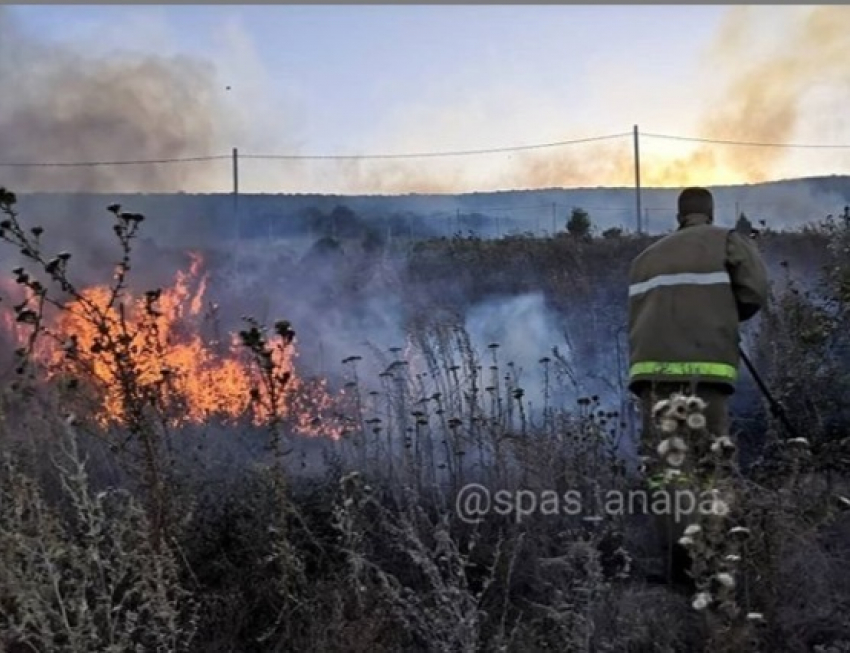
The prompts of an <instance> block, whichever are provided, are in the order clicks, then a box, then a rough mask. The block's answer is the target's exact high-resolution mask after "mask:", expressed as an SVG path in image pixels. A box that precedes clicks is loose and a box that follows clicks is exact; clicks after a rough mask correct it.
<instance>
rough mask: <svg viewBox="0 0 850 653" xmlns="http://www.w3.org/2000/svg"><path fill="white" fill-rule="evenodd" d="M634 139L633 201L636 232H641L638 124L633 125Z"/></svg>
mask: <svg viewBox="0 0 850 653" xmlns="http://www.w3.org/2000/svg"><path fill="white" fill-rule="evenodd" d="M633 133H634V141H635V203H636V205H637V214H636V215H637V232H638V233H639V234H641V233H643V226H642V225H641V210H640V137H639V135H638V126H637V125H635V126H634V132H633Z"/></svg>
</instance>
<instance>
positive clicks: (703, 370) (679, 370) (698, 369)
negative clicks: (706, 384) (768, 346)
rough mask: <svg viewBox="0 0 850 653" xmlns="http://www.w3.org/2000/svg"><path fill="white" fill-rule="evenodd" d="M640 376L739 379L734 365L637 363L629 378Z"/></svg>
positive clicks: (630, 371) (632, 368) (631, 369)
mask: <svg viewBox="0 0 850 653" xmlns="http://www.w3.org/2000/svg"><path fill="white" fill-rule="evenodd" d="M639 374H668V375H670V376H686V377H691V376H713V377H720V378H722V379H729V380H730V381H734V380H735V379H737V378H738V370H737V369H736V368H735V366H734V365H727V364H726V363H661V362H658V361H642V362H640V363H635V364H634V365H632V366H631V368H630V369H629V376H631V377H635V376H637V375H639Z"/></svg>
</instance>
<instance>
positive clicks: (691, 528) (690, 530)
mask: <svg viewBox="0 0 850 653" xmlns="http://www.w3.org/2000/svg"><path fill="white" fill-rule="evenodd" d="M701 532H702V526H700V525H699V524H690V525H688V527H687V528H686V529H685V535H687V536H693V535H696V534H697V533H701Z"/></svg>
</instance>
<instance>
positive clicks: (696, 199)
mask: <svg viewBox="0 0 850 653" xmlns="http://www.w3.org/2000/svg"><path fill="white" fill-rule="evenodd" d="M690 213H704V214H705V215H707V216H708V217H710V218H714V198H713V197H712V195H711V193H710V192H709V191H708V189H706V188H696V187H692V188H686V189H685V190H683V191H682V192H681V193H680V194H679V217H685V216H686V215H688V214H690Z"/></svg>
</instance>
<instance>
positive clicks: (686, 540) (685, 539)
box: [679, 535, 694, 548]
mask: <svg viewBox="0 0 850 653" xmlns="http://www.w3.org/2000/svg"><path fill="white" fill-rule="evenodd" d="M679 544H681V545H682V546H683V547H685V548H688V547H691V546H693V545H694V540H693V538H692V537H689V536H687V535H683V536H682V537H680V538H679Z"/></svg>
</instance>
